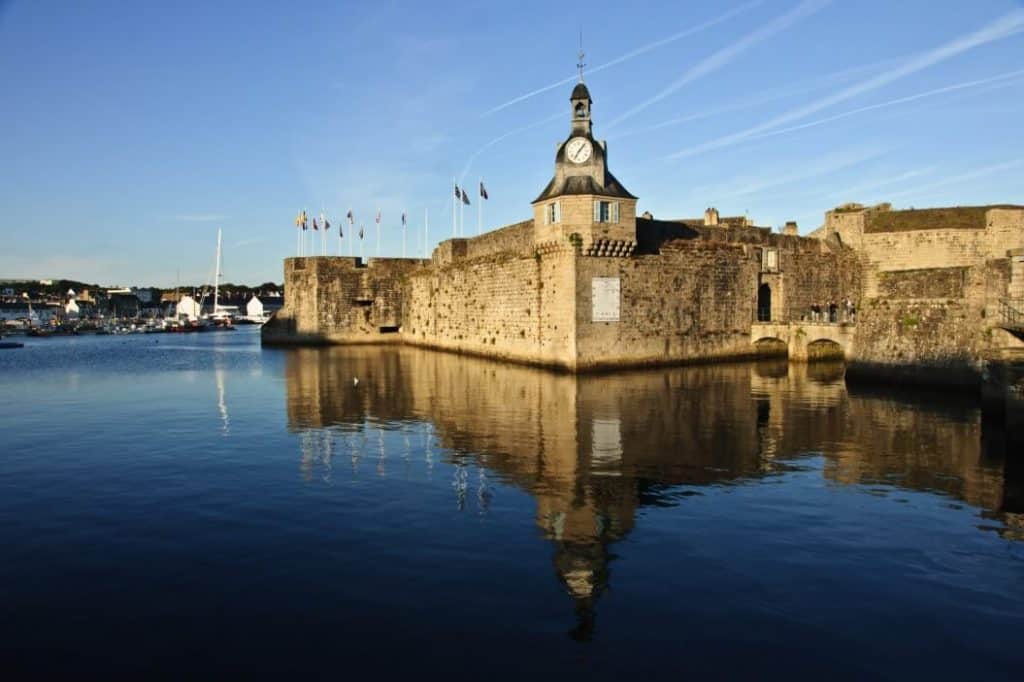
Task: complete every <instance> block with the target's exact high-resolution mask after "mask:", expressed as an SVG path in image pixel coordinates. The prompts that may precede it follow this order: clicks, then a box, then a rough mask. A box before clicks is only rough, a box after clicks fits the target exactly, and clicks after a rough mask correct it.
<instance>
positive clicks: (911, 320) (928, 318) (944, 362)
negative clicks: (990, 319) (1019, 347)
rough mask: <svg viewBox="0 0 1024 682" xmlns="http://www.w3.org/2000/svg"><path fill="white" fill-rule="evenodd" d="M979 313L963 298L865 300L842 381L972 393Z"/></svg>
mask: <svg viewBox="0 0 1024 682" xmlns="http://www.w3.org/2000/svg"><path fill="white" fill-rule="evenodd" d="M982 313H983V309H982V308H979V307H978V306H974V305H971V304H969V303H968V302H966V301H965V300H964V299H927V298H922V299H886V298H872V299H868V300H867V301H866V302H865V305H863V306H862V307H861V309H860V312H859V313H858V316H857V333H856V341H855V343H854V347H855V348H856V357H855V358H854V360H853V361H852V362H851V363H850V366H849V367H848V368H847V376H848V377H850V378H851V379H860V380H873V379H884V380H886V381H897V382H899V381H906V382H908V383H918V384H920V383H924V384H935V385H958V386H963V387H965V388H977V387H978V386H979V385H980V380H981V374H980V358H981V354H982V351H983V350H984V345H985V344H984V341H983V335H982V334H981V333H979V330H981V329H982V325H983V322H984V318H983V317H982Z"/></svg>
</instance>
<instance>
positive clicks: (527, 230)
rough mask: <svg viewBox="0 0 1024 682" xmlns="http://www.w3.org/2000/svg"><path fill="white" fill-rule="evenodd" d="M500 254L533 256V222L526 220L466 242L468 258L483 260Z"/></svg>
mask: <svg viewBox="0 0 1024 682" xmlns="http://www.w3.org/2000/svg"><path fill="white" fill-rule="evenodd" d="M498 254H509V255H516V256H532V255H533V221H532V220H524V221H523V222H521V223H516V224H514V225H509V226H508V227H502V228H501V229H498V230H492V231H490V232H485V233H484V234H482V235H480V236H478V237H471V238H469V239H467V240H466V258H469V259H474V258H483V257H485V256H495V255H498Z"/></svg>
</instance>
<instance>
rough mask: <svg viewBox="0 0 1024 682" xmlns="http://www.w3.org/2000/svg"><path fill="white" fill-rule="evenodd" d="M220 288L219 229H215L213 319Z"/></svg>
mask: <svg viewBox="0 0 1024 682" xmlns="http://www.w3.org/2000/svg"><path fill="white" fill-rule="evenodd" d="M219 286H220V228H219V227H218V228H217V266H216V268H214V275H213V317H217V295H218V293H219V292H218V287H219Z"/></svg>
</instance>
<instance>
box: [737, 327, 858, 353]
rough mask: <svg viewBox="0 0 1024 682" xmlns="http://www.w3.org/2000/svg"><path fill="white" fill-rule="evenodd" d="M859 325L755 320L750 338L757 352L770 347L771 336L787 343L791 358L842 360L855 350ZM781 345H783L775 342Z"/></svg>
mask: <svg viewBox="0 0 1024 682" xmlns="http://www.w3.org/2000/svg"><path fill="white" fill-rule="evenodd" d="M855 329H856V328H855V327H854V326H853V325H850V324H828V323H814V322H811V323H808V322H776V323H754V324H753V325H752V326H751V330H750V341H751V344H752V345H753V346H754V351H755V353H756V354H757V355H761V350H762V349H767V348H768V345H767V344H769V343H770V341H769V340H770V339H775V340H777V341H779V342H782V343H784V344H785V346H786V355H787V357H789V359H790V360H798V361H808V360H810V361H816V360H842V359H845V358H849V357H850V356H851V353H852V350H853V336H854V330H855ZM773 346H774V348H776V349H778V348H780V346H779V344H777V343H776V344H773Z"/></svg>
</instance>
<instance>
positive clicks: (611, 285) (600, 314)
mask: <svg viewBox="0 0 1024 682" xmlns="http://www.w3.org/2000/svg"><path fill="white" fill-rule="evenodd" d="M590 300H591V304H592V306H593V314H592V315H591V321H592V322H618V321H619V278H618V277H594V278H593V279H592V280H590Z"/></svg>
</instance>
